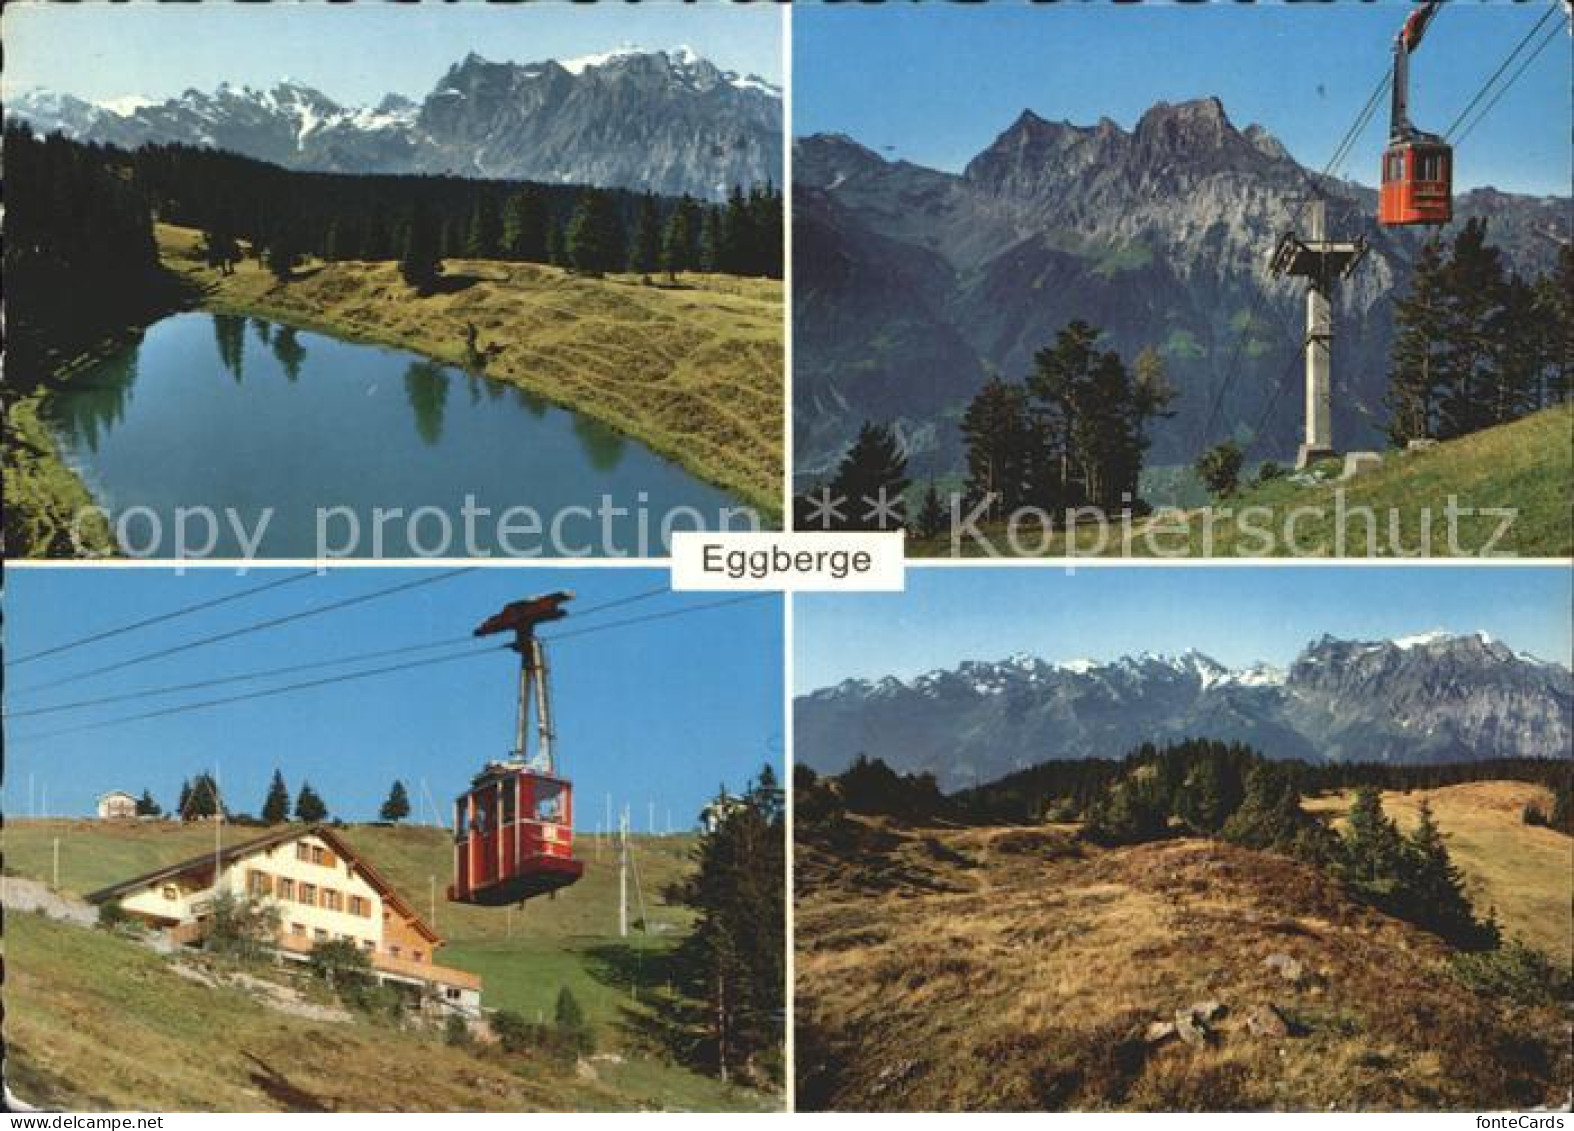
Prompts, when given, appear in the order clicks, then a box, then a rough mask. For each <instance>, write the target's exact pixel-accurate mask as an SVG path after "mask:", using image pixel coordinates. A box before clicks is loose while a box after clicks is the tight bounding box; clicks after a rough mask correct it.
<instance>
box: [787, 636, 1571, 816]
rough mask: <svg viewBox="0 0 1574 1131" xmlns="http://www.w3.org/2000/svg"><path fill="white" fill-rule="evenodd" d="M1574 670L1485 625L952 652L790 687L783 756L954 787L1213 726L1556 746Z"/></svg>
mask: <svg viewBox="0 0 1574 1131" xmlns="http://www.w3.org/2000/svg"><path fill="white" fill-rule="evenodd" d="M1571 714H1574V679H1571V675H1570V672H1569V669H1568V668H1566V667H1563V666H1561V665H1559V664H1554V663H1547V662H1545V661H1542V660H1538V659H1536V658H1535V657H1532V656H1528V655H1525V654H1523V653H1519V652H1516V651H1514V650H1513V649H1511V648H1509V647H1508V646H1507V645H1504V644H1502V643H1500V642H1498V641H1495V640H1493V639H1491V638H1490V637H1489V636H1487V635H1485V634H1484V633H1477V634H1474V635H1467V636H1456V635H1451V634H1449V633H1444V632H1430V633H1424V634H1421V635H1416V636H1409V637H1403V638H1400V639H1396V640H1384V641H1346V640H1336V639H1334V638H1333V637H1330V636H1324V637H1322V638H1321V639H1319V640H1316V641H1313V642H1312V643H1310V644H1309V645H1307V647H1306V648H1305V649H1304V650H1303V651H1302V652H1301V654H1300V655H1299V656H1298V657H1297V658H1296V659H1295V661H1294V662H1293V663H1292V664H1291V665H1290V666H1289V667H1288V668H1283V669H1281V668H1276V667H1273V666H1271V665H1268V664H1255V665H1252V666H1250V667H1245V668H1230V667H1228V666H1226V665H1224V664H1221V663H1219V662H1218V661H1217V660H1214V659H1212V658H1211V657H1209V656H1206V655H1204V654H1202V653H1201V652H1197V651H1188V652H1185V653H1183V654H1181V655H1179V656H1159V655H1154V654H1152V653H1147V652H1144V653H1142V654H1140V655H1137V656H1126V657H1122V658H1121V659H1118V660H1113V661H1109V662H1100V661H1095V660H1086V659H1082V660H1069V661H1063V662H1058V663H1051V662H1049V661H1047V660H1044V659H1041V658H1038V657H1035V656H1030V655H1016V656H1012V657H1010V658H1008V659H1005V660H1000V661H972V660H970V661H965V662H963V663H961V664H959V665H958V666H957V667H955V668H951V669H944V670H937V671H932V672H928V673H926V674H924V675H920V676H917V677H916V678H914V679H911V680H900V679H896V678H894V677H886V678H885V679H880V680H863V679H850V680H845V681H843V682H842V683H839V684H837V685H835V686H834V687H828V688H823V689H821V690H818V691H815V692H812V693H810V694H808V695H805V696H801V697H799V698H798V700H797V701H796V704H795V720H796V730H797V743H796V746H797V758H798V760H799V761H801V762H804V763H805V764H807V765H809V766H811V767H813V768H815V769H817V770H821V771H826V772H836V771H838V770H841V769H843V768H845V767H846V766H847V764H848V763H850V762H851V761H852V760H853V759H854V758H855V757H857V756H858V755H859V754H866V755H868V756H869V757H871V758H873V757H878V758H882V759H884V760H885V761H886V762H887V763H888V764H890V765H891V766H893V767H894V768H896V769H898V770H900V771H903V772H915V771H930V772H933V773H934V774H935V775H936V776H937V777H938V779H939V781H940V785H941V788H942V789H946V790H955V789H959V788H964V787H967V786H970V785H976V784H980V783H983V782H987V781H992V780H994V779H996V778H1000V777H1003V776H1005V775H1006V774H1008V773H1012V772H1014V771H1016V770H1020V769H1025V768H1026V767H1028V766H1031V765H1034V764H1036V763H1039V762H1043V761H1048V760H1050V759H1055V758H1093V757H1107V758H1118V757H1121V756H1122V755H1124V754H1126V753H1128V752H1130V751H1131V750H1132V749H1133V748H1135V747H1136V746H1138V745H1140V744H1141V743H1143V742H1165V741H1171V740H1178V739H1181V738H1218V739H1225V740H1238V741H1242V742H1247V743H1250V744H1251V745H1253V746H1255V747H1257V748H1258V749H1260V750H1262V751H1263V752H1264V753H1266V754H1267V755H1268V756H1270V757H1276V758H1301V759H1305V760H1308V761H1324V760H1327V761H1384V762H1443V761H1459V760H1473V759H1483V758H1494V757H1516V756H1528V757H1548V758H1555V757H1568V756H1570V754H1571V745H1570V744H1571V733H1574V729H1571Z"/></svg>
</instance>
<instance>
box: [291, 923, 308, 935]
mask: <svg viewBox="0 0 1574 1131" xmlns="http://www.w3.org/2000/svg"><path fill="white" fill-rule="evenodd" d="M290 934H292V935H300V936H303V937H304V936H305V934H306V924H305V923H291V924H290Z"/></svg>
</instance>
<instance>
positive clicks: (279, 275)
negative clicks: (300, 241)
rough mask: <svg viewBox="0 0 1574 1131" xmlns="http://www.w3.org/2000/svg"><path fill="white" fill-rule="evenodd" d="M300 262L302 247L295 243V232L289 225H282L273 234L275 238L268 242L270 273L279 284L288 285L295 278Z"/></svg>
mask: <svg viewBox="0 0 1574 1131" xmlns="http://www.w3.org/2000/svg"><path fill="white" fill-rule="evenodd" d="M300 261H301V253H300V247H299V246H298V245H297V244H296V242H295V233H294V231H292V230H291V228H290V226H289V225H288V224H283V225H280V226H279V228H278V230H277V231H275V232H274V233H273V238H272V239H270V240H269V241H268V258H267V266H268V270H269V272H270V273H272V275H273V277H274V278H275V279H277V280H278V281H279V282H281V283H287V282H289V281H290V280H291V279H292V278H294V277H295V268H296V267H297V266H298V265H299V264H300Z"/></svg>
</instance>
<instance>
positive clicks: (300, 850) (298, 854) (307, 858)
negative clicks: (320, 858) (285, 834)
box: [295, 841, 312, 864]
mask: <svg viewBox="0 0 1574 1131" xmlns="http://www.w3.org/2000/svg"><path fill="white" fill-rule="evenodd" d="M295 859H297V860H299V861H300V862H301V863H302V864H310V863H311V862H312V846H311V845H309V844H307V843H306V842H305V841H301V842H299V843H298V844H296V846H295Z"/></svg>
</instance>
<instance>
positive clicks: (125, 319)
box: [4, 126, 178, 393]
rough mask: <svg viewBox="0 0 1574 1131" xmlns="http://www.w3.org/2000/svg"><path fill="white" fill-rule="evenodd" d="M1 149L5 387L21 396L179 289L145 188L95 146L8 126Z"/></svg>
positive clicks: (162, 305) (154, 309)
mask: <svg viewBox="0 0 1574 1131" xmlns="http://www.w3.org/2000/svg"><path fill="white" fill-rule="evenodd" d="M4 153H5V157H4V165H5V233H4V236H5V255H4V271H5V289H6V383H7V384H8V385H9V386H10V387H11V389H12V390H13V391H14V392H18V393H25V392H27V391H28V390H30V389H32V388H34V387H36V386H37V385H38V384H39V383H40V382H41V381H42V380H43V379H44V377H45V376H47V375H48V374H49V373H51V372H53V371H54V370H55V369H56V368H57V367H58V366H59V365H60V364H62V363H63V362H65V361H67V360H69V359H70V358H71V357H73V356H75V355H76V354H77V353H80V352H81V351H83V350H85V349H87V348H88V347H89V346H91V345H93V344H94V343H95V342H97V341H99V340H101V339H103V338H105V337H107V336H109V335H111V334H113V333H115V332H117V331H119V330H122V329H124V328H126V327H128V326H133V325H136V324H137V323H138V322H139V321H141V320H142V319H143V318H145V317H150V316H152V315H153V314H155V313H156V312H157V311H159V310H160V309H162V308H167V305H168V304H169V303H170V302H171V301H172V299H173V298H174V297H175V296H176V292H177V289H178V288H177V286H176V284H175V282H174V280H173V278H172V277H170V276H168V275H166V274H165V273H164V272H163V271H162V270H161V269H160V267H159V259H158V248H157V246H156V245H155V244H154V242H153V220H152V210H151V208H150V205H149V202H148V198H147V196H146V194H145V193H143V192H141V191H139V189H138V187H137V186H136V184H135V183H134V181H133V179H132V178H130V177H128V176H126V175H125V172H124V170H121V169H117V168H116V167H115V166H113V165H112V164H110V163H109V162H108V161H106V159H105V153H104V151H103V150H101V149H98V148H95V147H92V146H84V145H78V144H77V143H76V142H72V141H67V140H66V139H65V138H62V137H60V136H58V135H55V136H51V137H48V138H38V137H34V136H33V135H32V134H31V133H30V132H28V131H27V130H26V129H25V128H12V127H9V126H8V127H7V128H6V131H5V151H4Z"/></svg>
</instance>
